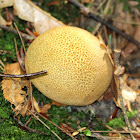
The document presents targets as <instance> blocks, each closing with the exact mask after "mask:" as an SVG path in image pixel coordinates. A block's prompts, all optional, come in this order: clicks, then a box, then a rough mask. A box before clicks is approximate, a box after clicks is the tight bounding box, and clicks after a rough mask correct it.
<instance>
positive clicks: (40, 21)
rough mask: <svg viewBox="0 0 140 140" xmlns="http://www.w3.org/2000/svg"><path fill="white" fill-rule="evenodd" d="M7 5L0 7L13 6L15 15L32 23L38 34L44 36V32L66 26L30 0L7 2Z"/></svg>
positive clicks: (0, 4) (0, 5)
mask: <svg viewBox="0 0 140 140" xmlns="http://www.w3.org/2000/svg"><path fill="white" fill-rule="evenodd" d="M6 1H7V3H6V4H5V5H3V3H2V2H1V3H0V7H1V8H4V7H8V6H13V8H14V11H15V13H16V14H17V15H18V17H19V18H21V19H23V20H26V21H29V22H32V23H33V25H34V27H35V30H36V32H38V33H39V34H42V33H43V32H45V31H47V30H49V29H51V28H54V27H59V26H62V25H64V24H63V23H62V22H61V21H59V20H57V19H56V18H54V17H52V16H51V15H50V14H49V13H47V12H45V11H43V10H42V9H40V8H39V7H38V6H36V5H35V4H34V3H32V2H31V1H29V0H15V1H12V2H11V0H6Z"/></svg>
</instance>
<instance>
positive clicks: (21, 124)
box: [14, 117, 46, 135]
mask: <svg viewBox="0 0 140 140" xmlns="http://www.w3.org/2000/svg"><path fill="white" fill-rule="evenodd" d="M14 119H15V121H17V122H18V124H19V125H20V126H22V127H24V128H26V129H27V130H29V131H31V132H34V133H38V134H41V135H46V134H45V133H42V132H39V131H37V130H35V129H32V128H30V127H28V126H26V125H25V124H23V123H22V122H21V121H20V120H19V119H17V118H15V117H14Z"/></svg>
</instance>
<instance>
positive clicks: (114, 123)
mask: <svg viewBox="0 0 140 140" xmlns="http://www.w3.org/2000/svg"><path fill="white" fill-rule="evenodd" d="M137 114H138V111H137V110H133V112H129V111H127V117H128V118H129V119H130V118H133V117H136V116H137ZM107 124H108V125H109V126H110V127H113V128H122V127H124V126H126V123H125V120H124V117H123V116H120V117H119V118H115V119H112V120H111V121H109V122H108V123H107Z"/></svg>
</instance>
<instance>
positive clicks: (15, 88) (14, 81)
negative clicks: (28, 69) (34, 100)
mask: <svg viewBox="0 0 140 140" xmlns="http://www.w3.org/2000/svg"><path fill="white" fill-rule="evenodd" d="M3 73H4V74H17V75H20V74H24V72H23V71H22V69H21V68H20V65H19V63H17V62H16V63H13V64H8V63H7V64H6V65H5V67H4V70H3ZM24 87H27V88H28V87H29V85H28V81H27V79H25V78H23V79H21V78H8V77H4V78H3V80H2V90H3V96H4V98H5V100H7V101H9V102H10V103H11V104H13V105H14V106H15V108H12V109H13V111H14V112H15V111H17V112H18V113H20V111H22V110H24V107H25V106H26V102H27V100H26V96H27V93H26V92H25V91H23V90H22V89H23V88H24ZM24 112H26V111H24ZM18 113H17V114H18ZM22 114H24V113H23V112H22ZM24 115H25V114H24Z"/></svg>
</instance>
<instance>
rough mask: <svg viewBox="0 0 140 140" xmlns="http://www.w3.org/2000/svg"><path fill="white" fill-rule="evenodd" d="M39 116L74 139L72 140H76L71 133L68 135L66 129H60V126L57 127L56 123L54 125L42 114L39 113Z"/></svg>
mask: <svg viewBox="0 0 140 140" xmlns="http://www.w3.org/2000/svg"><path fill="white" fill-rule="evenodd" d="M38 115H39V116H41V117H42V118H44V119H45V120H47V121H48V122H49V123H51V124H53V125H54V126H56V127H57V128H59V129H60V130H61V131H62V132H64V133H66V134H67V135H68V136H70V137H71V138H72V140H76V139H75V138H74V137H73V136H72V135H71V134H70V133H68V132H67V131H65V130H64V129H62V128H61V127H59V126H58V125H56V124H55V123H53V122H52V121H50V120H49V119H46V118H45V117H44V116H43V115H41V114H40V113H38Z"/></svg>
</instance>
